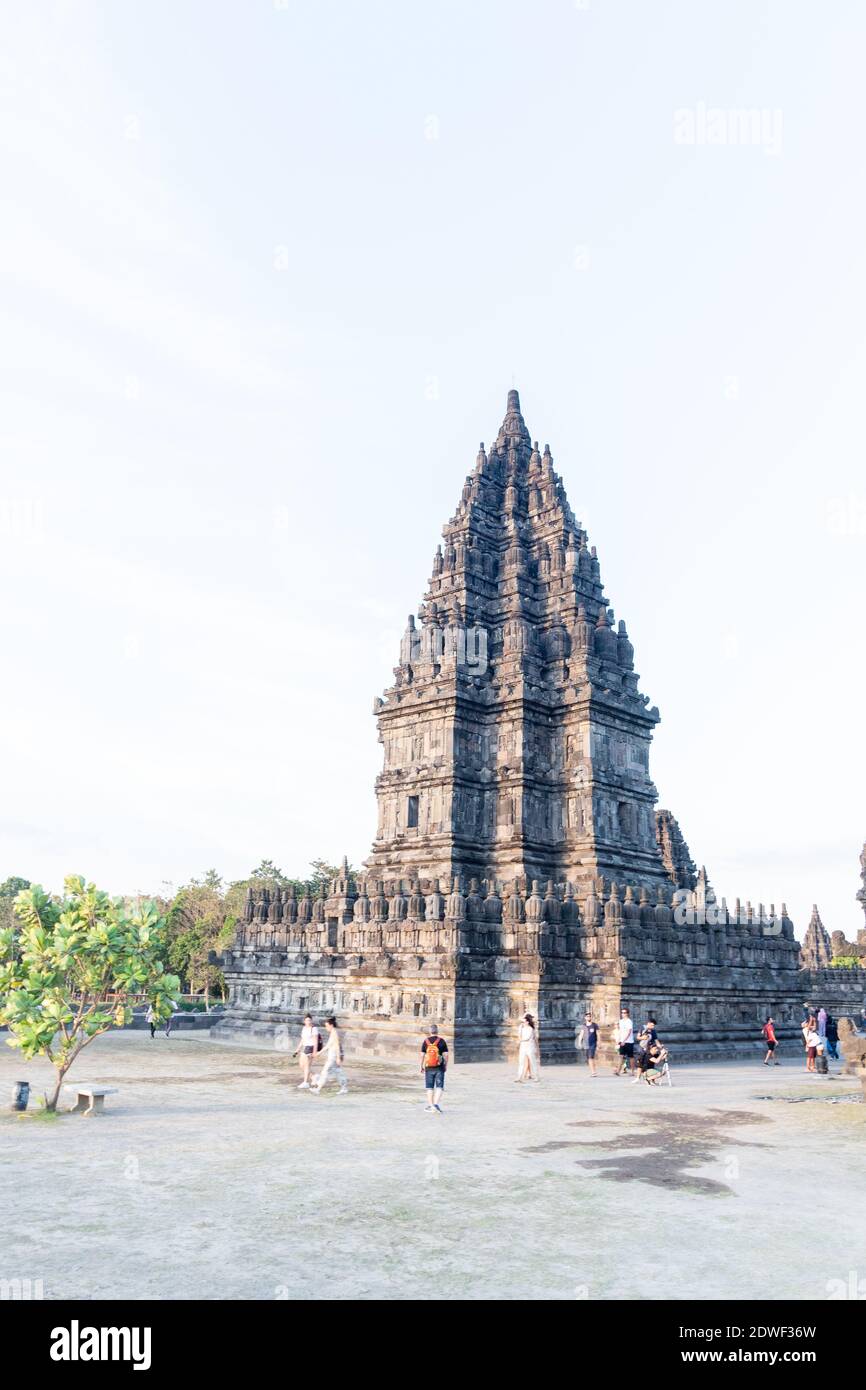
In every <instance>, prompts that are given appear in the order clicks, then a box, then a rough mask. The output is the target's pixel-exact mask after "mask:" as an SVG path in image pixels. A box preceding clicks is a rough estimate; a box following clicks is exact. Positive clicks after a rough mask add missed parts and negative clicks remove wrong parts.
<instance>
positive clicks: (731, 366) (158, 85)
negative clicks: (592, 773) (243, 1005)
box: [0, 0, 866, 936]
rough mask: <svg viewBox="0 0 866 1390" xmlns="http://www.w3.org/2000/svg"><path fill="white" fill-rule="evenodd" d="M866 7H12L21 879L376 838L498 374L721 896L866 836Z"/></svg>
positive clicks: (162, 2) (8, 248)
mask: <svg viewBox="0 0 866 1390" xmlns="http://www.w3.org/2000/svg"><path fill="white" fill-rule="evenodd" d="M864 45H866V10H864V8H863V6H862V5H860V4H859V3H857V0H848V2H846V0H836V3H834V4H833V5H832V6H827V7H824V8H823V9H816V7H815V6H814V4H813V3H811V2H810V0H808V2H807V0H773V2H772V3H768V0H725V3H723V4H722V3H713V2H712V0H710V2H709V3H703V4H701V5H695V4H694V3H693V0H657V3H655V4H653V5H647V4H646V3H644V0H578V3H575V0H533V3H531V4H530V3H528V0H522V2H521V3H517V2H516V0H473V3H472V4H471V5H466V4H461V3H457V0H437V3H435V4H433V3H426V4H424V3H415V4H412V5H406V4H400V3H397V0H367V3H365V4H364V5H360V4H358V3H356V0H355V2H352V0H276V3H275V2H274V0H244V2H243V3H241V0H237V3H222V4H220V3H214V0H207V3H204V2H202V3H198V2H197V0H185V2H181V3H171V4H169V3H167V0H154V3H152V4H148V5H144V4H138V5H133V4H123V5H112V6H108V5H104V4H89V3H84V2H83V0H81V3H63V4H58V3H55V4H50V3H45V4H42V5H40V6H38V7H37V6H27V7H25V6H17V7H11V6H7V7H6V8H5V11H4V13H3V17H2V20H0V277H2V290H0V294H2V300H0V308H2V319H3V327H2V333H0V354H2V362H0V397H2V399H0V554H2V611H0V622H2V634H0V635H2V642H3V651H4V656H5V661H4V668H3V680H2V706H0V744H2V788H3V794H2V808H0V879H2V878H5V877H6V876H7V875H10V874H20V875H22V876H23V877H25V878H28V879H31V880H33V881H37V882H41V883H43V884H45V885H46V887H50V888H52V889H58V888H59V887H60V885H61V883H62V880H63V877H64V875H65V874H67V873H71V872H76V873H82V874H84V875H85V876H86V877H87V878H88V879H92V880H94V881H95V882H97V883H98V884H99V885H100V886H102V887H105V888H107V889H109V890H110V891H112V892H117V893H121V892H135V891H140V892H145V893H151V892H152V893H158V892H166V891H167V889H168V885H179V884H181V883H183V882H185V881H187V880H188V879H189V878H190V877H192V876H197V875H200V874H202V873H203V872H204V871H205V870H206V869H207V868H209V867H212V866H213V867H215V868H217V869H218V871H219V872H220V873H221V874H223V875H224V876H225V877H226V878H227V879H233V878H240V877H243V876H245V875H246V874H247V873H248V872H249V870H250V869H251V868H252V867H253V866H254V865H255V864H257V863H258V862H259V861H260V860H261V859H262V858H263V857H267V858H272V859H273V860H275V862H276V863H277V864H278V865H279V866H280V867H282V868H283V870H284V871H285V872H287V873H292V874H299V875H300V874H302V873H304V872H305V870H306V866H307V865H308V863H309V862H310V860H311V859H313V858H319V857H321V858H325V859H330V860H334V859H336V858H338V857H340V856H342V855H343V854H344V853H345V854H347V855H348V856H349V858H350V860H351V861H352V862H354V863H360V862H361V861H362V860H363V858H364V857H365V856H366V854H367V853H368V851H369V848H370V845H371V842H372V838H373V835H374V832H375V799H374V794H373V781H374V778H375V775H376V773H377V771H378V770H379V766H380V759H381V749H380V746H379V744H378V742H377V736H376V728H375V721H374V719H373V714H372V702H373V698H374V696H376V695H377V694H379V693H380V692H381V691H382V690H383V689H384V688H385V687H386V686H387V685H388V684H390V681H391V678H392V677H391V671H392V667H393V666H394V664H395V662H396V660H397V656H398V649H399V640H400V635H401V632H402V630H403V628H404V626H405V622H406V615H407V614H408V613H409V612H410V611H415V610H416V609H417V606H418V604H419V602H420V600H421V596H422V594H423V591H424V589H425V587H426V582H427V579H428V576H429V573H430V569H431V561H432V556H433V552H434V550H435V547H436V544H437V542H438V540H439V536H440V531H441V527H442V525H443V523H444V522H445V521H446V520H447V519H448V517H449V516H450V515H451V514H452V513H453V511H454V508H455V506H456V503H457V501H458V499H459V496H460V491H461V488H462V484H463V481H464V479H465V476H466V474H467V473H468V472H469V471H470V470H471V468H472V467H473V464H474V460H475V455H476V452H477V448H478V442H479V440H482V439H483V440H485V441H486V442H489V441H490V440H492V438H493V437H494V436H495V434H496V431H497V429H498V427H499V424H500V421H501V419H502V416H503V414H504V410H505V398H506V393H507V391H508V389H509V388H510V387H511V386H512V384H513V385H516V386H517V387H518V389H519V390H520V394H521V402H522V406H523V413H524V416H525V418H526V422H527V425H528V427H529V430H530V433H531V435H532V437H533V438H537V439H539V440H540V441H541V442H542V444H543V443H545V442H549V444H550V447H551V449H552V452H553V455H554V466H555V467H556V470H557V472H558V473H560V474H561V476H562V478H563V480H564V483H565V486H566V489H567V492H568V496H569V500H570V502H571V504H572V507H573V509H574V512H575V514H576V516H577V517H578V518H579V519H580V520H581V522H582V523H583V524H584V525H585V526H586V527H587V528H588V530H589V532H590V540H591V542H593V543H595V544H596V545H597V547H598V553H599V557H600V561H601V571H602V578H603V580H604V582H605V586H606V592H607V594H608V597H609V601H610V603H611V604H612V606H613V607H614V609H615V611H616V615H617V618H625V619H626V621H627V623H628V628H629V634H630V636H631V639H632V641H633V643H634V647H635V664H636V669H637V670H638V671H639V672H640V673H641V688H642V689H643V691H645V692H646V693H647V694H648V695H649V697H650V702H651V703H653V704H657V705H658V706H659V709H660V711H661V716H662V722H661V724H660V725H659V727H658V729H657V732H656V737H655V741H654V745H653V750H652V758H651V771H652V774H653V777H654V780H655V782H656V785H657V787H658V789H659V804H660V805H662V806H667V807H669V808H670V809H671V810H672V811H673V813H674V814H675V815H676V816H677V818H678V820H679V822H680V825H681V827H682V829H683V832H684V834H685V836H686V839H687V840H688V843H689V845H690V847H691V850H692V854H693V856H694V858H695V859H696V861H697V862H698V863H699V864H700V863H704V864H706V866H707V870H708V872H709V875H710V879H711V881H712V883H713V884H714V886H715V887H716V888H717V890H718V891H719V893H725V894H726V895H727V896H728V898H729V900H730V899H732V898H733V897H735V896H737V895H739V896H740V897H742V898H743V899H744V900H745V899H746V898H750V899H751V900H752V901H753V902H754V903H757V902H758V901H763V902H765V903H770V902H775V903H776V905H777V906H778V904H779V903H780V902H781V901H785V902H786V903H787V906H788V910H789V912H790V914H791V916H792V917H793V918H794V921H795V924H796V927H797V929H798V932H799V933H800V934H802V931H803V930H804V928H805V926H806V923H807V921H808V917H809V912H810V909H811V904H812V903H813V902H817V903H818V904H819V906H820V909H821V913H822V917H823V920H824V923H825V925H826V926H827V927H828V929H830V930H835V929H841V930H843V931H845V932H846V933H847V934H848V935H849V936H852V935H854V934H855V933H856V931H857V929H858V928H859V927H860V926H862V925H863V918H862V916H861V910H860V908H859V906H858V904H857V903H856V901H855V896H854V895H855V893H856V891H857V889H858V888H859V886H860V881H859V863H858V856H859V853H860V849H861V846H862V844H863V841H864V838H866V808H864V787H866V767H864V763H866V738H864V725H863V689H864V677H866V642H864V637H863V618H864V556H866V475H864V443H866V421H864V390H863V377H864V366H866V329H864V324H866V312H864V310H866V293H864V290H866V258H864V254H863V246H864V244H866V226H864V223H866V186H864V183H863V178H862V133H863V130H864V128H866V86H864V84H863V81H862V54H863V51H864Z"/></svg>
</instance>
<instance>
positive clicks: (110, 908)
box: [0, 875, 180, 1111]
mask: <svg viewBox="0 0 866 1390" xmlns="http://www.w3.org/2000/svg"><path fill="white" fill-rule="evenodd" d="M64 890H65V896H64V897H63V898H60V899H58V898H52V897H51V896H50V895H49V894H48V893H46V892H45V891H44V889H42V888H41V887H39V886H38V885H37V886H35V887H32V888H27V889H24V890H23V891H21V892H19V893H18V895H17V896H16V898H15V912H16V915H17V917H18V919H19V921H20V923H21V928H20V931H19V932H18V933H17V935H16V933H14V932H13V931H11V930H9V929H8V928H7V929H6V930H5V931H0V1023H5V1024H7V1025H8V1028H9V1032H10V1037H9V1038H8V1040H7V1041H8V1043H9V1046H10V1047H17V1048H19V1049H20V1051H21V1052H22V1053H23V1055H24V1056H25V1057H26V1058H28V1060H29V1059H30V1058H33V1057H47V1058H48V1060H49V1061H50V1063H51V1065H52V1066H53V1067H54V1068H55V1072H56V1081H57V1084H56V1086H55V1089H54V1094H53V1095H52V1096H51V1098H50V1100H48V1099H47V1098H46V1099H47V1107H48V1109H49V1110H52V1111H53V1110H56V1109H57V1102H58V1099H59V1096H60V1088H61V1086H62V1085H63V1078H64V1077H65V1075H66V1073H67V1072H68V1071H69V1068H70V1067H71V1066H72V1063H73V1062H74V1061H75V1059H76V1057H77V1056H78V1054H79V1053H80V1052H81V1051H82V1050H83V1049H84V1048H85V1047H87V1046H88V1044H89V1043H91V1042H92V1041H93V1039H94V1038H96V1037H99V1035H100V1034H101V1033H105V1032H107V1031H108V1029H109V1028H112V1027H115V1028H121V1027H123V1026H124V1024H127V1023H129V1022H130V1021H131V1019H132V1001H133V1000H134V998H135V997H136V996H138V995H142V994H143V995H145V996H146V997H147V998H148V1000H149V1002H150V1004H151V1005H152V1006H153V1010H154V1013H155V1015H156V1017H157V1018H159V1019H166V1018H168V1017H169V1016H170V1014H171V1010H172V1006H173V1004H174V1002H175V1000H176V998H177V994H178V989H179V985H180V982H179V980H178V979H177V977H176V976H175V975H169V974H166V972H165V970H164V967H163V963H162V955H163V950H164V945H165V942H164V929H165V920H164V918H163V917H161V916H160V914H159V911H158V909H157V908H156V906H155V905H154V904H153V903H152V902H140V903H137V904H134V905H130V904H127V903H124V901H123V900H122V899H120V898H110V897H109V896H108V894H107V893H103V892H101V891H100V890H99V889H98V888H97V887H96V886H95V885H94V884H92V883H88V884H85V882H84V879H83V878H79V877H77V876H75V875H72V876H70V877H69V878H67V879H66V880H65V882H64Z"/></svg>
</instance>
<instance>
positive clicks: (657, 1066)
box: [641, 1039, 671, 1086]
mask: <svg viewBox="0 0 866 1390" xmlns="http://www.w3.org/2000/svg"><path fill="white" fill-rule="evenodd" d="M667 1060H668V1054H667V1049H666V1048H665V1047H663V1045H662V1044H661V1043H660V1042H659V1041H658V1039H656V1041H655V1042H654V1043H652V1044H651V1045H650V1046H649V1047H648V1048H647V1062H648V1065H647V1066H646V1067H645V1068H644V1070H643V1072H642V1073H641V1074H642V1076H643V1079H644V1081H645V1082H646V1083H647V1085H648V1086H657V1085H658V1084H659V1082H660V1081H661V1080H662V1078H663V1077H665V1076H667V1079H668V1085H669V1086H670V1084H671V1076H670V1068H669V1067H668V1065H667Z"/></svg>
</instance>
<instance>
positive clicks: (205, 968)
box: [167, 870, 238, 1008]
mask: <svg viewBox="0 0 866 1390" xmlns="http://www.w3.org/2000/svg"><path fill="white" fill-rule="evenodd" d="M209 875H210V876H212V878H211V882H210V883H208V882H207V881H206V880H207V878H208V876H209ZM214 880H215V881H216V884H217V885H218V886H214ZM221 885H222V879H221V878H220V877H219V875H218V874H216V872H215V870H209V872H208V875H205V881H204V882H199V881H198V880H196V879H193V880H192V881H191V882H190V883H188V884H187V885H186V886H185V887H184V888H181V889H180V891H179V892H178V894H177V896H176V897H175V899H174V902H173V903H172V905H171V907H170V909H169V913H168V920H167V938H168V961H169V965H170V966H171V967H172V969H173V970H177V971H178V973H179V974H180V975H181V976H182V977H183V978H184V979H185V980H186V982H187V984H188V985H189V988H190V990H192V991H195V992H197V991H198V990H203V991H204V996H205V1007H206V1008H209V1007H210V996H211V991H212V990H217V991H218V992H219V993H220V995H221V996H222V998H223V999H224V998H225V980H224V979H223V974H222V971H221V970H220V968H219V966H218V965H217V964H216V963H215V962H214V961H213V959H212V957H213V954H214V952H217V953H219V952H220V951H222V950H224V949H225V947H226V946H229V945H231V942H232V940H233V938H234V934H235V926H236V923H237V916H238V914H237V912H236V911H233V910H232V907H231V905H230V904H229V901H228V895H227V894H225V893H224V892H223V891H222V886H221Z"/></svg>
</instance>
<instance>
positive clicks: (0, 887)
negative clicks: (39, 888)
mask: <svg viewBox="0 0 866 1390" xmlns="http://www.w3.org/2000/svg"><path fill="white" fill-rule="evenodd" d="M29 887H30V880H29V878H17V877H16V876H15V875H13V877H12V878H7V880H6V882H5V883H0V898H17V897H18V894H19V893H21V892H23V891H24V889H25V888H29Z"/></svg>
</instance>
